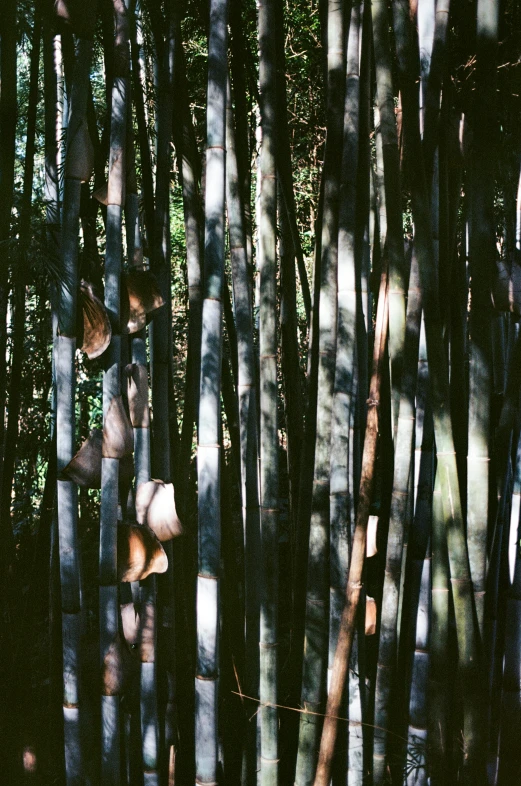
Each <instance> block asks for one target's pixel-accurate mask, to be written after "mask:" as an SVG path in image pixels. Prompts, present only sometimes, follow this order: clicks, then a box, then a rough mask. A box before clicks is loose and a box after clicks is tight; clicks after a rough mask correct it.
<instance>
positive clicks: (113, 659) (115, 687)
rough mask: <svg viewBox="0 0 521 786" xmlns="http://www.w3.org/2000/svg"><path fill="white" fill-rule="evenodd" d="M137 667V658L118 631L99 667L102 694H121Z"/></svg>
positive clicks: (135, 672)
mask: <svg viewBox="0 0 521 786" xmlns="http://www.w3.org/2000/svg"><path fill="white" fill-rule="evenodd" d="M138 669H139V660H138V659H137V657H136V655H134V654H133V653H132V651H131V649H130V647H129V646H128V644H127V642H126V641H125V639H123V638H122V637H121V635H120V634H119V633H118V634H117V635H116V639H115V641H113V642H112V643H111V645H110V646H109V648H108V650H107V652H106V654H105V657H104V658H103V664H102V667H101V681H102V692H103V695H104V696H121V695H122V694H123V693H124V692H125V688H126V687H127V685H128V684H129V682H130V680H131V679H132V677H133V676H134V675H135V674H137V672H138Z"/></svg>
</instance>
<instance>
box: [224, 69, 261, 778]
mask: <svg viewBox="0 0 521 786" xmlns="http://www.w3.org/2000/svg"><path fill="white" fill-rule="evenodd" d="M226 147H227V157H226V205H227V211H228V226H229V233H230V256H231V265H232V284H233V306H234V313H235V323H236V326H237V342H238V346H237V349H238V362H239V370H238V386H237V395H238V399H239V429H240V444H241V500H242V518H243V527H244V554H245V565H244V592H245V629H244V632H245V672H244V687H243V690H244V693H246V694H247V695H248V696H251V697H253V698H256V697H257V696H258V691H259V650H258V639H259V592H258V586H259V561H258V553H259V549H260V532H259V524H260V522H259V490H258V478H257V456H258V435H257V395H256V392H257V391H256V373H255V362H254V347H253V322H252V297H251V283H250V282H251V274H250V271H249V265H248V255H247V248H246V235H245V226H244V218H243V217H244V212H243V206H242V199H241V190H240V187H239V173H238V162H237V158H236V152H235V128H234V122H233V110H232V106H231V94H230V85H229V81H228V103H227V123H226ZM247 718H248V721H249V722H248V725H247V730H246V737H245V740H244V764H243V783H244V785H245V786H246V784H253V783H255V782H256V777H257V776H256V770H257V750H256V737H257V721H256V718H255V716H254V713H253V712H247Z"/></svg>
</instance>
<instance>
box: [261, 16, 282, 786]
mask: <svg viewBox="0 0 521 786" xmlns="http://www.w3.org/2000/svg"><path fill="white" fill-rule="evenodd" d="M274 15H275V8H274V2H273V0H261V2H259V4H258V12H257V27H258V37H259V88H260V96H259V103H260V127H261V150H260V172H259V175H260V204H259V209H260V216H259V260H258V267H259V274H260V309H259V385H260V399H259V404H260V413H261V417H260V431H259V438H260V439H259V443H260V472H259V477H260V533H261V554H262V564H261V571H262V576H261V596H260V640H259V641H260V652H259V655H260V679H259V699H260V706H261V735H260V756H261V771H260V783H261V786H277V784H278V765H279V739H278V725H279V721H278V712H277V709H276V704H277V679H278V657H277V656H278V624H277V617H278V566H279V561H278V549H279V535H278V493H279V488H278V483H279V474H278V457H279V440H278V431H277V255H276V242H277V240H276V238H277V180H276V170H275V144H276V141H275V117H276V85H275V80H276V57H275V41H274V36H273V28H274Z"/></svg>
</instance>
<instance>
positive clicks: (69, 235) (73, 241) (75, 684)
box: [54, 9, 95, 786]
mask: <svg viewBox="0 0 521 786" xmlns="http://www.w3.org/2000/svg"><path fill="white" fill-rule="evenodd" d="M92 13H93V15H94V14H95V9H93V10H92ZM91 53H92V40H91V39H88V38H79V40H78V48H77V54H76V61H75V66H74V73H73V77H72V88H71V96H70V115H69V124H68V134H67V153H66V165H65V180H64V195H63V206H64V210H63V223H62V237H61V279H60V285H59V289H58V331H59V332H58V335H57V336H56V338H55V342H54V364H55V370H56V434H57V441H56V446H57V472H58V477H60V473H61V472H62V470H63V469H64V468H65V467H66V466H67V464H68V463H69V462H70V461H71V459H72V457H73V456H74V452H75V445H74V442H75V378H76V369H75V362H74V359H75V352H76V312H77V291H78V284H79V280H78V229H79V210H80V190H81V176H80V173H78V172H74V171H72V165H71V164H72V161H71V160H70V159H71V157H72V155H73V151H74V140H75V138H76V137H77V135H79V133H80V128H81V127H82V125H83V124H85V123H86V115H85V113H86V106H87V96H88V91H89V69H90V59H91ZM73 175H75V176H73ZM57 500H58V537H59V554H60V584H61V603H62V639H63V719H64V744H65V776H66V783H67V786H76V784H77V785H78V786H79V784H81V783H82V782H83V758H82V744H81V734H80V723H81V716H80V690H79V667H80V663H79V644H80V633H81V631H80V612H81V577H80V560H79V543H78V531H77V528H78V490H77V486H76V484H75V483H73V482H72V481H70V480H58V488H57Z"/></svg>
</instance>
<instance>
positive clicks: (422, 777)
mask: <svg viewBox="0 0 521 786" xmlns="http://www.w3.org/2000/svg"><path fill="white" fill-rule="evenodd" d="M430 598H431V558H430V553H429V547H428V548H427V554H426V556H425V559H424V560H423V570H422V574H421V587H420V597H419V602H418V612H417V617H416V637H415V638H416V642H415V650H414V655H413V666H412V676H411V696H410V700H409V729H408V745H407V765H406V767H407V769H406V773H407V780H406V783H407V786H426V784H427V783H428V779H427V755H428V754H427V751H428V717H429V705H428V697H427V685H428V675H429V663H430V651H429V639H430V624H429V620H430Z"/></svg>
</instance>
